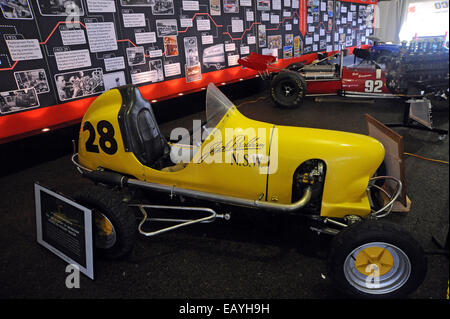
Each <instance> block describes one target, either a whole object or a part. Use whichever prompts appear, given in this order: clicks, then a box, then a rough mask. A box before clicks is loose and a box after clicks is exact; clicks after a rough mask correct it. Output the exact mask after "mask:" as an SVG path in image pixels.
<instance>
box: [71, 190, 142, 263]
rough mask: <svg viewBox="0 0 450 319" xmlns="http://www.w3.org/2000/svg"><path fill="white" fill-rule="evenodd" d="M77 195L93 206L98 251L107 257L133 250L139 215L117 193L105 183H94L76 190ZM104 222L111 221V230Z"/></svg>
mask: <svg viewBox="0 0 450 319" xmlns="http://www.w3.org/2000/svg"><path fill="white" fill-rule="evenodd" d="M74 199H75V201H76V202H78V203H79V204H81V205H83V206H85V207H87V208H90V209H92V213H93V218H92V219H93V230H92V231H93V239H94V247H95V251H96V253H98V254H99V255H101V256H102V257H104V258H107V259H120V258H122V257H125V256H126V255H127V254H129V253H130V252H131V251H132V250H133V247H134V242H135V240H136V230H137V226H136V218H135V216H134V214H133V212H132V211H131V210H130V209H129V207H128V205H126V204H125V203H124V202H123V201H122V198H121V197H120V196H119V195H118V194H117V193H115V192H113V191H111V190H108V189H105V188H103V187H99V186H91V187H88V188H85V189H83V190H82V191H79V192H78V193H76V194H75V195H74ZM102 215H103V216H102ZM102 217H106V219H104V218H103V219H102ZM101 222H105V223H106V225H107V226H108V227H111V226H110V225H112V229H108V230H109V231H111V230H112V231H111V232H110V233H109V234H107V232H106V231H105V230H104V228H105V227H103V229H101V228H100V226H99V223H101ZM108 222H109V224H108Z"/></svg>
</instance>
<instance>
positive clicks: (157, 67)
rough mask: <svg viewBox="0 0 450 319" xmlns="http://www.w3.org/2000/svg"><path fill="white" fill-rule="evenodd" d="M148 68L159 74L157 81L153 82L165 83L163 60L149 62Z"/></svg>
mask: <svg viewBox="0 0 450 319" xmlns="http://www.w3.org/2000/svg"><path fill="white" fill-rule="evenodd" d="M148 66H149V68H150V71H156V74H157V76H156V79H155V81H153V82H160V81H164V70H163V64H162V60H161V59H158V60H151V61H149V62H148Z"/></svg>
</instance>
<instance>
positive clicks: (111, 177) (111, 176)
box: [83, 171, 128, 188]
mask: <svg viewBox="0 0 450 319" xmlns="http://www.w3.org/2000/svg"><path fill="white" fill-rule="evenodd" d="M83 175H84V176H85V177H87V178H89V179H91V180H93V181H94V182H97V183H101V184H106V185H110V186H119V187H120V188H122V187H124V186H125V185H126V184H127V180H128V178H127V177H126V176H124V175H121V174H118V173H114V172H106V171H83Z"/></svg>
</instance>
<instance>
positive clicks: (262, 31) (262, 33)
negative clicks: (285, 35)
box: [258, 24, 267, 48]
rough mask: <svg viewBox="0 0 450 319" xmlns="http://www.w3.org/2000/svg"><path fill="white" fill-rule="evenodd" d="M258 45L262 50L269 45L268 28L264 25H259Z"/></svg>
mask: <svg viewBox="0 0 450 319" xmlns="http://www.w3.org/2000/svg"><path fill="white" fill-rule="evenodd" d="M258 45H259V46H260V47H262V48H263V47H265V46H266V45H267V38H266V26H265V25H264V24H260V25H258Z"/></svg>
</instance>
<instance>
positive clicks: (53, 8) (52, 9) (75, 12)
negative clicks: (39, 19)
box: [36, 0, 84, 16]
mask: <svg viewBox="0 0 450 319" xmlns="http://www.w3.org/2000/svg"><path fill="white" fill-rule="evenodd" d="M36 3H37V5H38V8H39V12H40V13H41V15H43V16H84V7H83V1H81V0H37V1H36Z"/></svg>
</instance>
